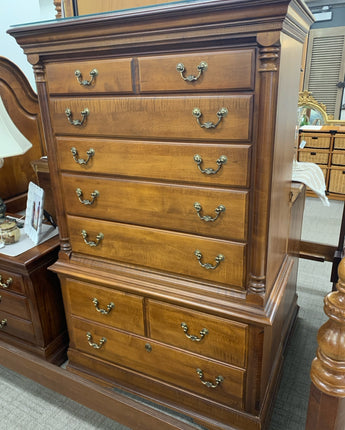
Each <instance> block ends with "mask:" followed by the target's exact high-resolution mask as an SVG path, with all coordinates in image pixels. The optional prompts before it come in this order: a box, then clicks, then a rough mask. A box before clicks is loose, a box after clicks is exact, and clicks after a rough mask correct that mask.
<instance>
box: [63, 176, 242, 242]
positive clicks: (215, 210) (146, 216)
mask: <svg viewBox="0 0 345 430" xmlns="http://www.w3.org/2000/svg"><path fill="white" fill-rule="evenodd" d="M62 184H63V194H64V196H65V201H66V204H65V207H66V211H67V212H68V213H69V214H74V215H80V216H86V217H91V218H102V219H107V220H111V221H118V222H125V223H128V224H137V225H143V226H148V227H157V228H163V229H169V230H177V231H182V232H187V233H195V234H201V235H206V236H212V237H219V238H221V239H230V240H231V239H233V240H242V241H243V240H245V239H246V237H247V222H248V221H247V219H248V217H247V212H248V192H246V191H231V190H225V189H217V188H215V189H212V188H206V187H204V188H202V187H186V186H183V185H179V186H178V185H171V184H159V183H150V182H139V181H125V180H118V179H111V178H105V177H103V178H99V177H92V176H78V175H67V174H63V175H62ZM129 196H130V198H129ZM207 217H209V218H207ZM202 218H203V219H202Z"/></svg>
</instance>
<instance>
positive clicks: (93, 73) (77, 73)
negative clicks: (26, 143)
mask: <svg viewBox="0 0 345 430" xmlns="http://www.w3.org/2000/svg"><path fill="white" fill-rule="evenodd" d="M74 74H75V76H76V77H77V81H78V82H79V84H80V85H83V86H84V87H88V86H90V85H92V83H93V82H94V81H95V79H96V76H97V75H98V71H97V70H96V69H92V70H91V72H90V73H89V75H90V77H91V79H90V80H89V81H87V80H83V77H82V75H81V72H80V70H76V71H75V72H74Z"/></svg>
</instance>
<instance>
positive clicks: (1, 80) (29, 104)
mask: <svg viewBox="0 0 345 430" xmlns="http://www.w3.org/2000/svg"><path fill="white" fill-rule="evenodd" d="M0 96H1V98H2V101H3V102H4V105H5V107H6V109H7V112H8V113H9V115H10V117H11V118H12V120H13V122H14V123H15V125H16V126H17V128H18V129H19V130H20V131H21V132H22V133H23V135H24V136H25V137H26V138H27V139H28V140H29V141H30V142H31V143H32V148H31V149H30V150H29V151H28V152H27V153H26V154H23V155H18V156H16V157H10V158H6V159H5V163H4V166H3V167H2V168H1V169H0V196H1V198H2V199H3V200H9V202H7V205H8V210H13V208H10V205H11V200H12V205H13V206H14V208H15V209H16V210H21V209H25V205H26V197H25V193H26V192H27V189H28V184H29V182H30V181H35V178H36V177H35V172H34V170H33V168H32V166H31V164H30V161H32V160H37V159H39V158H40V157H41V156H42V155H46V149H45V143H44V137H43V129H42V124H41V115H40V110H39V106H38V99H37V95H36V93H35V92H34V91H33V89H32V88H31V86H30V84H29V82H28V80H27V78H26V76H25V75H24V74H23V72H22V71H21V70H20V69H19V67H18V66H16V65H15V64H14V63H12V62H11V61H10V60H8V59H7V58H4V57H0ZM14 202H16V203H14Z"/></svg>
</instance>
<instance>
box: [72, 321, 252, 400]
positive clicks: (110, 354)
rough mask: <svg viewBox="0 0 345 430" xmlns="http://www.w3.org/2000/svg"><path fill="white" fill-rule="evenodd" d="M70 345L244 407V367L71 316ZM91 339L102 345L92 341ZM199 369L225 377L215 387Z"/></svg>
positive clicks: (210, 377) (211, 375) (212, 377)
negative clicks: (221, 362)
mask: <svg viewBox="0 0 345 430" xmlns="http://www.w3.org/2000/svg"><path fill="white" fill-rule="evenodd" d="M72 326H73V327H72V330H71V346H72V347H73V346H75V348H77V349H79V350H80V351H83V352H85V353H88V354H92V355H93V356H95V357H98V358H100V359H102V360H108V361H110V362H112V363H115V364H118V365H120V366H123V367H127V368H130V369H133V370H136V371H138V372H141V373H143V374H145V375H149V376H151V377H154V378H157V379H160V380H162V381H164V382H168V383H170V384H173V385H175V386H179V387H181V388H184V389H187V390H190V391H192V392H195V393H197V394H199V395H201V396H205V397H208V398H210V399H213V400H216V401H219V402H221V403H223V404H227V405H231V406H236V407H239V408H242V407H243V394H244V379H245V371H244V370H242V369H239V368H234V367H231V366H226V365H221V364H219V363H218V362H214V361H213V360H211V359H206V358H203V357H201V356H198V355H192V354H188V353H185V352H183V351H181V350H175V349H174V348H170V347H168V346H166V345H162V344H160V343H158V342H155V341H151V340H150V339H145V338H141V337H137V336H130V335H128V334H126V333H124V332H118V331H116V330H114V329H110V328H108V327H105V326H102V325H98V324H97V325H96V324H91V323H89V322H87V321H84V320H79V319H77V318H72ZM87 333H89V334H90V335H91V338H90V337H89V341H90V342H91V343H95V344H96V345H97V346H100V341H101V339H102V338H105V339H106V341H105V342H104V343H103V344H102V345H101V347H100V348H99V349H97V348H94V347H92V346H90V345H89V343H88V342H89V341H88V338H87ZM197 369H200V370H202V372H203V379H204V380H207V381H210V382H212V383H215V381H216V378H217V376H221V377H222V378H224V379H223V381H221V382H220V383H219V385H218V386H217V387H215V388H211V387H209V388H208V387H206V386H205V385H203V384H202V382H201V380H200V377H199V375H198V373H197Z"/></svg>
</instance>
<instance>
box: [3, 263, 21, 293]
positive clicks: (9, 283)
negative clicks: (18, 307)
mask: <svg viewBox="0 0 345 430" xmlns="http://www.w3.org/2000/svg"><path fill="white" fill-rule="evenodd" d="M1 290H6V291H15V292H16V293H19V294H24V292H25V289H24V283H23V278H22V277H21V276H20V275H16V274H14V273H11V272H8V271H7V270H3V269H0V294H1Z"/></svg>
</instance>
